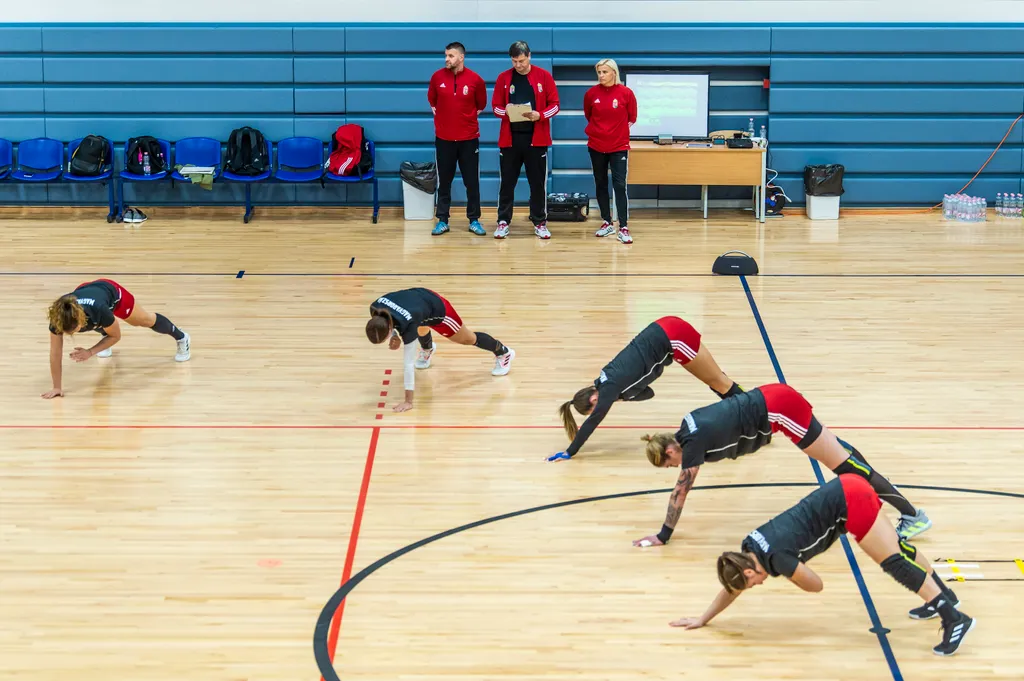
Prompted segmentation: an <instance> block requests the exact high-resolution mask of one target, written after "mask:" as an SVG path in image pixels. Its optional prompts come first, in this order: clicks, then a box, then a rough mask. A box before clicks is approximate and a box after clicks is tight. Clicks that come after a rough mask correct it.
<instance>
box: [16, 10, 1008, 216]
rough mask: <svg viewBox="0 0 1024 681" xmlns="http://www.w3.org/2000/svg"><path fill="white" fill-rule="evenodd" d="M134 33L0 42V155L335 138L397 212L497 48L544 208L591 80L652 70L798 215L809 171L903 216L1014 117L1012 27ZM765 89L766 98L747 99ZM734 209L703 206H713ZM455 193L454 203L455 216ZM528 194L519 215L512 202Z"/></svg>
mask: <svg viewBox="0 0 1024 681" xmlns="http://www.w3.org/2000/svg"><path fill="white" fill-rule="evenodd" d="M606 30H607V26H605V25H594V26H588V25H553V26H537V25H524V26H520V27H516V26H514V25H512V26H496V25H487V24H485V25H454V24H453V25H449V26H446V25H435V24H429V25H425V24H421V25H407V24H405V25H403V24H394V25H380V24H377V25H359V26H342V25H320V26H317V25H303V26H294V27H292V26H286V25H228V26H212V25H204V24H195V25H181V24H168V25H147V26H132V27H127V26H119V25H96V26H64V25H46V26H22V25H18V26H13V25H12V26H0V137H5V138H8V139H11V140H12V141H14V142H16V143H17V142H19V141H21V140H25V139H29V138H32V137H38V136H50V137H55V138H58V139H62V140H64V141H67V140H70V139H72V138H74V137H81V136H83V135H86V134H89V133H96V134H102V135H105V136H107V137H109V138H111V139H112V140H113V141H114V142H115V143H117V144H120V143H123V142H124V141H125V140H126V139H127V138H128V137H131V136H134V135H139V134H152V135H156V136H159V137H164V138H167V139H169V140H172V141H173V140H175V139H179V138H182V137H188V136H211V137H215V138H218V139H220V140H222V141H223V140H225V139H226V137H227V135H228V133H229V131H230V130H231V129H233V128H235V127H239V126H241V125H254V126H256V127H259V128H260V129H261V130H263V132H264V133H265V134H266V135H267V137H268V138H270V139H271V140H274V141H276V140H279V139H281V138H283V137H287V136H290V135H311V136H314V137H318V138H321V139H324V140H327V139H329V137H330V134H331V132H333V131H334V129H335V128H337V126H338V125H341V124H343V123H346V122H353V123H359V124H361V125H363V126H364V127H365V128H366V130H367V134H368V136H370V137H371V138H373V139H374V140H375V141H376V142H377V149H378V159H377V167H378V172H379V174H380V177H381V183H380V195H381V200H382V201H383V202H384V203H392V204H397V203H400V201H401V183H400V181H399V180H398V177H397V173H398V168H399V165H400V164H401V162H402V161H403V160H414V161H428V160H431V159H432V158H433V153H434V152H433V123H432V120H431V115H430V110H429V107H428V105H427V101H426V82H427V80H428V79H429V77H430V75H431V74H432V73H433V72H434V71H435V70H436V69H438V68H439V67H441V66H442V65H443V57H442V52H443V48H444V45H445V44H446V43H448V42H451V41H453V40H459V41H461V42H463V43H464V44H465V45H466V47H467V50H468V53H469V54H468V58H467V63H468V65H469V66H470V68H472V69H474V70H475V71H477V72H479V73H480V74H481V75H482V76H483V78H484V80H485V81H486V82H487V84H488V96H490V94H491V88H492V87H493V83H494V80H495V78H496V77H497V75H498V73H500V72H501V71H502V70H504V69H507V68H508V67H509V60H508V57H507V49H508V45H509V44H510V43H511V42H512V41H513V40H520V39H521V40H526V41H528V42H529V43H530V45H531V47H532V49H533V52H534V63H536V64H537V65H539V66H542V67H543V68H546V69H549V70H551V71H552V72H553V73H554V75H555V78H556V81H557V82H558V83H559V92H560V96H561V102H562V113H560V114H559V115H558V116H557V117H556V118H555V119H554V121H553V131H554V137H555V140H556V144H555V145H554V146H553V147H552V149H551V152H550V160H551V171H552V174H551V179H550V188H551V190H552V191H575V190H580V191H587V192H592V191H593V180H592V178H591V177H590V164H589V158H588V156H587V150H586V141H585V139H584V135H583V129H584V127H585V121H584V119H583V117H582V115H581V114H582V112H581V109H582V102H583V95H584V93H585V92H586V90H587V88H588V87H589V84H590V83H593V82H594V72H593V65H594V63H595V62H596V61H597V60H598V59H599V58H602V57H612V58H614V59H615V60H616V61H617V62H618V63H619V65H620V67H621V69H622V71H623V73H624V74H625V77H626V80H627V83H628V79H629V73H630V72H632V71H636V70H640V69H650V68H654V67H662V68H674V69H690V70H697V69H699V70H701V71H705V72H707V73H709V74H710V76H711V81H712V86H711V92H710V109H711V117H710V118H711V129H712V130H715V129H727V128H743V129H745V128H746V126H747V121H748V120H749V118H754V119H755V125H756V126H758V127H760V126H761V125H766V126H767V127H768V130H769V139H770V142H771V146H770V155H769V165H770V166H772V167H774V168H775V169H777V170H778V171H779V172H780V176H779V180H778V181H779V182H780V183H781V184H782V186H783V187H784V188H785V189H786V191H787V193H788V194H789V196H790V197H791V198H793V199H794V200H796V201H797V202H802V200H803V191H802V186H801V178H802V170H803V167H804V165H806V164H809V163H842V164H844V165H845V166H846V168H847V180H846V188H847V193H846V195H845V196H844V199H843V200H844V203H845V204H847V205H850V204H861V205H893V204H895V205H919V204H929V203H932V202H936V201H938V200H940V199H941V196H942V194H943V193H946V192H951V191H955V190H956V189H959V187H960V186H962V185H963V184H964V183H965V182H966V181H967V180H968V179H969V178H970V177H971V176H972V175H973V174H974V172H975V171H977V169H978V168H979V167H980V165H981V164H982V163H983V162H984V161H985V159H986V158H987V157H988V155H989V154H990V153H991V151H992V149H993V148H994V147H995V145H996V144H997V143H998V142H999V140H1000V139H1001V138H1002V137H1003V134H1004V133H1005V132H1006V130H1007V128H1008V127H1009V125H1010V123H1011V122H1012V121H1013V120H1014V118H1016V116H1017V115H1018V114H1020V113H1021V111H1022V110H1024V27H1021V26H1016V25H1013V26H1003V27H998V28H995V27H988V26H973V27H972V26H959V27H955V26H944V27H936V26H898V27H897V26H887V25H875V26H853V25H849V26H845V25H818V26H801V25H791V26H779V27H772V26H752V25H749V24H747V25H736V26H725V25H703V26H685V25H669V26H648V25H618V26H616V27H615V39H614V40H599V39H596V37H597V36H599V35H601V33H600V32H601V31H606ZM765 78H770V80H771V88H770V89H766V88H764V87H763V86H762V85H761V81H762V80H763V79H765ZM481 133H482V136H481V179H482V186H483V198H484V201H485V202H486V203H488V204H490V205H493V204H494V203H495V201H496V198H497V182H498V172H497V171H498V167H497V166H498V163H497V150H496V148H495V146H496V142H497V134H498V121H497V119H496V118H495V117H494V116H493V115H491V113H490V112H489V111H485V112H484V113H483V114H482V115H481ZM1022 142H1024V126H1020V125H1019V126H1018V127H1017V128H1016V129H1015V130H1014V131H1013V133H1012V134H1011V135H1010V136H1009V137H1008V138H1007V140H1006V142H1005V143H1004V145H1003V147H1002V148H1001V149H1000V151H999V152H998V153H997V154H996V155H995V157H994V158H993V159H992V161H991V162H990V163H989V165H988V167H987V168H986V170H985V172H984V173H983V174H982V175H981V176H980V177H979V178H978V180H977V181H976V182H975V184H974V185H973V187H972V191H973V192H974V193H976V194H980V195H984V196H987V197H988V198H990V199H992V198H994V194H995V192H997V191H1021V189H1022V187H1021V174H1022V170H1024V143H1022ZM136 190H138V191H139V192H140V195H139V197H138V200H139V201H140V202H141V203H144V204H145V203H161V202H176V201H195V202H204V203H218V202H237V201H240V200H241V191H240V189H239V188H238V187H235V186H231V185H221V186H218V187H216V188H215V190H214V191H213V192H205V191H201V190H199V189H197V188H195V187H188V186H185V187H180V186H179V187H175V188H173V189H172V188H171V187H170V186H169V185H168V186H163V187H149V186H147V187H141V188H139V187H133V186H128V187H127V188H126V198H127V199H128V200H129V201H134V200H136V197H135V194H134V192H135V191H136ZM748 191H749V190H746V189H743V188H729V187H715V188H712V192H711V195H712V197H719V198H742V197H744V196H746V195H747V192H748ZM103 192H104V190H103V188H101V187H91V186H87V187H69V186H62V185H54V186H50V187H23V186H17V185H13V184H10V183H6V184H5V183H0V202H13V203H24V202H29V203H32V202H39V203H44V202H47V201H51V202H61V203H65V202H79V201H80V202H88V203H103V202H104V201H105V195H104V193H103ZM463 193H464V192H463V189H462V186H461V183H460V182H459V181H458V180H457V181H456V183H455V195H456V198H457V199H460V198H462V196H463ZM527 193H528V192H527V189H526V186H525V179H523V180H521V181H520V186H519V190H518V196H520V198H523V199H525V197H526V194H527ZM630 195H631V196H632V197H634V198H649V199H650V198H661V199H680V198H696V197H697V196H698V195H699V188H696V187H682V188H680V187H631V189H630ZM255 197H256V199H257V201H261V202H277V203H292V202H301V203H316V202H323V203H345V202H368V201H369V200H370V187H369V186H361V185H360V186H352V187H344V186H331V187H328V188H327V189H321V188H320V187H319V186H310V187H298V188H291V187H281V186H276V185H274V186H264V187H259V188H257V189H256V190H255Z"/></svg>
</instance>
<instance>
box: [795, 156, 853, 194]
mask: <svg viewBox="0 0 1024 681" xmlns="http://www.w3.org/2000/svg"><path fill="white" fill-rule="evenodd" d="M844 172H846V168H845V167H843V166H841V165H839V164H838V163H836V164H832V165H824V166H804V193H806V194H807V195H808V196H842V195H843V173H844Z"/></svg>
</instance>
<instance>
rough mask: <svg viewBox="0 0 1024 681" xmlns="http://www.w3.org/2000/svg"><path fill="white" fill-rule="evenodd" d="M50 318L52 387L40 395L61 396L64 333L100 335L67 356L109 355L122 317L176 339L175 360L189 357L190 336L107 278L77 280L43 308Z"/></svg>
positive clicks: (74, 357)
mask: <svg viewBox="0 0 1024 681" xmlns="http://www.w3.org/2000/svg"><path fill="white" fill-rule="evenodd" d="M47 317H48V318H49V321H50V377H51V378H52V380H53V390H50V391H47V392H45V393H43V398H45V399H52V398H54V397H63V396H64V388H63V387H62V384H61V379H62V373H63V370H62V357H61V355H62V353H63V351H64V336H65V335H72V334H76V333H81V332H83V331H98V332H99V333H100V334H101V335H102V336H103V338H101V339H100V340H99V342H98V343H96V344H95V345H94V346H92V347H91V348H80V347H76V348H75V350H74V352H72V353H71V355H70V357H71V359H73V360H75V361H76V362H84V361H86V360H88V359H89V358H91V357H110V355H111V354H112V350H111V348H112V347H113V346H114V344H115V343H117V342H118V341H120V340H121V325H120V323H119V322H118V321H117V320H119V319H123V320H124V321H125V322H127V323H128V324H130V325H132V326H142V327H145V328H148V329H153V330H154V331H156V332H157V333H162V334H166V335H168V336H170V337H171V338H173V339H174V340H175V341H177V352H176V353H175V355H174V359H175V361H178V362H187V361H188V360H189V359H190V358H191V357H192V351H191V340H192V339H191V337H190V336H189V335H188V334H187V333H185V332H184V331H182V330H181V329H180V328H178V327H177V326H175V325H174V324H172V323H171V321H170V320H169V319H167V317H164V316H163V315H162V314H159V313H157V314H154V313H152V312H147V311H146V310H144V309H143V308H142V306H141V305H138V304H136V302H135V296H134V295H132V294H131V292H130V291H128V289H126V288H124V287H123V286H121V285H120V284H118V283H117V282H116V281H111V280H110V279H97V280H96V281H88V282H85V283H83V284H79V285H78V287H77V288H76V289H75V290H74V291H72V292H71V293H67V294H65V295H63V296H61V297H60V298H58V299H57V300H55V301H54V302H53V304H51V305H50V309H49V310H48V311H47Z"/></svg>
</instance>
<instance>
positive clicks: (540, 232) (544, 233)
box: [533, 222, 551, 239]
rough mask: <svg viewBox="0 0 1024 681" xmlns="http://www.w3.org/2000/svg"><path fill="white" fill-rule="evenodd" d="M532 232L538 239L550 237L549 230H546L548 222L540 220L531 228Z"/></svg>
mask: <svg viewBox="0 0 1024 681" xmlns="http://www.w3.org/2000/svg"><path fill="white" fill-rule="evenodd" d="M533 233H534V234H536V235H537V238H539V239H550V238H551V232H549V231H548V223H546V222H542V223H540V224H539V225H537V226H536V227H534V228H533Z"/></svg>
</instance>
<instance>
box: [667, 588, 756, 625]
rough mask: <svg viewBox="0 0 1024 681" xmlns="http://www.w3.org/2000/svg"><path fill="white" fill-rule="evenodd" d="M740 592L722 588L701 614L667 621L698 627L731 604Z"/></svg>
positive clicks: (670, 623)
mask: <svg viewBox="0 0 1024 681" xmlns="http://www.w3.org/2000/svg"><path fill="white" fill-rule="evenodd" d="M741 593H743V592H742V591H737V592H736V593H732V594H731V593H729V592H728V591H726V590H725V589H722V590H721V591H719V592H718V595H717V596H715V600H713V601H711V605H709V606H708V609H707V610H706V611H705V612H704V614H703V615H701V616H700V617H681V618H679V619H677V620H676V621H675V622H669V626H672V627H682V628H684V629H700V628H701V627H703V626H704V625H705V624H707V623H708V622H710V621H711V620H713V619H714V618H715V616H716V615H718V613H720V612H722V611H723V610H725V609H726V608H728V607H729V606H730V605H732V603H733V601H735V600H736V599H737V598H739V597H740V594H741Z"/></svg>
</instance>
